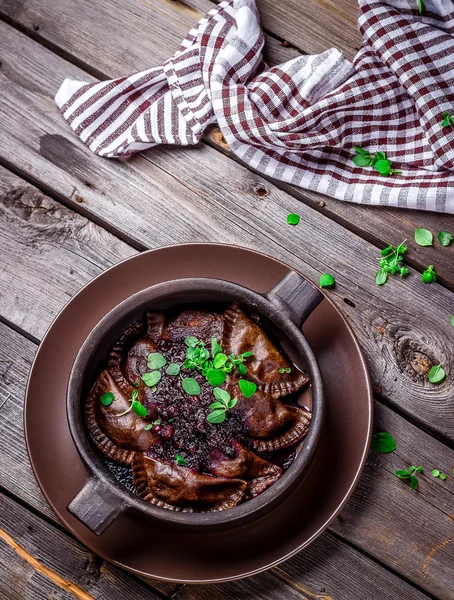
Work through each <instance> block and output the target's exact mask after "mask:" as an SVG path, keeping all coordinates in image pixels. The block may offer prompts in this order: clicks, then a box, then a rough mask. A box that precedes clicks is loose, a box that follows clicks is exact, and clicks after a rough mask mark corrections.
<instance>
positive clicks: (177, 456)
mask: <svg viewBox="0 0 454 600" xmlns="http://www.w3.org/2000/svg"><path fill="white" fill-rule="evenodd" d="M175 462H176V463H177V465H178V466H179V467H184V466H185V465H186V461H185V460H184V458H183V457H182V456H181V454H175Z"/></svg>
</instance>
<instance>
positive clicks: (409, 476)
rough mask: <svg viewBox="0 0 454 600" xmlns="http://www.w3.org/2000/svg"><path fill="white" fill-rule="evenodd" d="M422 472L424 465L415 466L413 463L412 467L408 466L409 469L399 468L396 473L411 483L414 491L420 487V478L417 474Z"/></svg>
mask: <svg viewBox="0 0 454 600" xmlns="http://www.w3.org/2000/svg"><path fill="white" fill-rule="evenodd" d="M422 472H423V468H422V467H415V466H414V465H412V466H411V467H408V469H399V470H398V471H396V473H395V474H396V477H398V478H399V479H402V480H403V481H406V482H407V483H409V484H410V488H411V490H412V491H414V490H416V488H417V487H418V478H417V477H416V474H417V473H422Z"/></svg>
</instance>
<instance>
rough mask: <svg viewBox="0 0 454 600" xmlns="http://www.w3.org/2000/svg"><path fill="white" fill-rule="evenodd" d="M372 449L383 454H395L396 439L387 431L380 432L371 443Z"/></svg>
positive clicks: (375, 434) (374, 435)
mask: <svg viewBox="0 0 454 600" xmlns="http://www.w3.org/2000/svg"><path fill="white" fill-rule="evenodd" d="M371 445H372V448H374V450H377V452H381V453H383V454H385V453H387V452H394V450H395V449H396V442H395V441H394V438H393V437H392V436H391V435H390V434H389V433H387V432H386V431H379V432H377V433H374V434H373V436H372V442H371Z"/></svg>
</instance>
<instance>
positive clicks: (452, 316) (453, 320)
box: [448, 315, 454, 327]
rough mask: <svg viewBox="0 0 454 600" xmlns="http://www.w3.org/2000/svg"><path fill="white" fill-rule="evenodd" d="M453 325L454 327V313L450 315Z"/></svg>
mask: <svg viewBox="0 0 454 600" xmlns="http://www.w3.org/2000/svg"><path fill="white" fill-rule="evenodd" d="M448 317H449V320H450V321H451V325H452V326H453V327H454V315H448Z"/></svg>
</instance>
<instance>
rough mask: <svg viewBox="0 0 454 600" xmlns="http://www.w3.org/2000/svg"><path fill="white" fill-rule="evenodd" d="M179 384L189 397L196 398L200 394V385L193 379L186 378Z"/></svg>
mask: <svg viewBox="0 0 454 600" xmlns="http://www.w3.org/2000/svg"><path fill="white" fill-rule="evenodd" d="M181 383H182V385H183V389H184V391H185V392H186V394H189V395H190V396H198V395H199V394H200V392H201V389H200V385H199V384H198V383H197V381H196V380H195V379H194V378H193V377H186V379H182V380H181Z"/></svg>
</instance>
